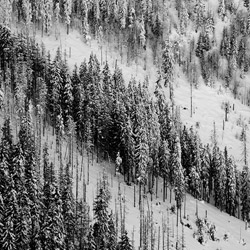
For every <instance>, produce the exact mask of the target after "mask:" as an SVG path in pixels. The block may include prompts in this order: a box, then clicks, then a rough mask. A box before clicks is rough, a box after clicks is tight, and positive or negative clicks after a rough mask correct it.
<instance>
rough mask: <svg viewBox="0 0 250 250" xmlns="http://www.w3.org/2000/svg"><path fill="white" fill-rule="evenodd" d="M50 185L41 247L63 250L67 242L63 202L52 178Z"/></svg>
mask: <svg viewBox="0 0 250 250" xmlns="http://www.w3.org/2000/svg"><path fill="white" fill-rule="evenodd" d="M52 179H53V180H52V183H51V184H50V186H49V188H50V198H49V202H48V207H47V209H45V210H44V214H43V221H42V230H41V245H42V249H44V250H45V249H63V247H64V242H65V229H64V225H63V216H62V200H61V197H60V193H59V188H58V186H57V183H56V181H55V177H52Z"/></svg>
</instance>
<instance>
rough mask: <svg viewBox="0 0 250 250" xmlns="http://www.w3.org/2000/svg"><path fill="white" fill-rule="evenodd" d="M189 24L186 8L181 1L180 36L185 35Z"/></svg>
mask: <svg viewBox="0 0 250 250" xmlns="http://www.w3.org/2000/svg"><path fill="white" fill-rule="evenodd" d="M188 22H189V15H188V11H187V8H186V4H185V2H183V1H181V10H180V32H181V34H182V35H186V31H187V27H188Z"/></svg>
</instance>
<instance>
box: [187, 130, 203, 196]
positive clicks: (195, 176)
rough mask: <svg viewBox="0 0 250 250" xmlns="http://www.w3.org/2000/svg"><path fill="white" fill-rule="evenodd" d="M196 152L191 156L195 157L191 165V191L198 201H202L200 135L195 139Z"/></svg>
mask: <svg viewBox="0 0 250 250" xmlns="http://www.w3.org/2000/svg"><path fill="white" fill-rule="evenodd" d="M193 143H194V152H190V154H191V155H192V154H193V155H194V157H193V159H191V161H192V165H191V172H190V174H189V181H190V186H189V188H190V191H191V193H192V194H193V195H194V197H195V198H196V199H200V198H201V196H202V193H201V192H202V190H201V144H200V141H199V138H198V135H196V136H195V137H194V142H193Z"/></svg>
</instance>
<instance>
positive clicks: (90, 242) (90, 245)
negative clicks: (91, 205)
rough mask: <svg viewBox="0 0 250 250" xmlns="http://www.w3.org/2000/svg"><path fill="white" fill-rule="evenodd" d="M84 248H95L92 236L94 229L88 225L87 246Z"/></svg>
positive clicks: (87, 249)
mask: <svg viewBox="0 0 250 250" xmlns="http://www.w3.org/2000/svg"><path fill="white" fill-rule="evenodd" d="M85 249H86V250H96V242H95V237H94V229H93V227H92V226H90V229H89V232H88V235H87V246H86V248H85Z"/></svg>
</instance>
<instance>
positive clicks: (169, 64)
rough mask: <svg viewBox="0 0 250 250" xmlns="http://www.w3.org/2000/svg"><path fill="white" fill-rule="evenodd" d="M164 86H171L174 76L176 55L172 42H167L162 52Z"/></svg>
mask: <svg viewBox="0 0 250 250" xmlns="http://www.w3.org/2000/svg"><path fill="white" fill-rule="evenodd" d="M161 70H162V74H163V79H164V86H165V87H167V86H169V85H170V84H171V83H172V81H173V77H174V57H173V51H172V46H171V44H170V42H166V43H165V45H164V48H163V52H162V66H161Z"/></svg>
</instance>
